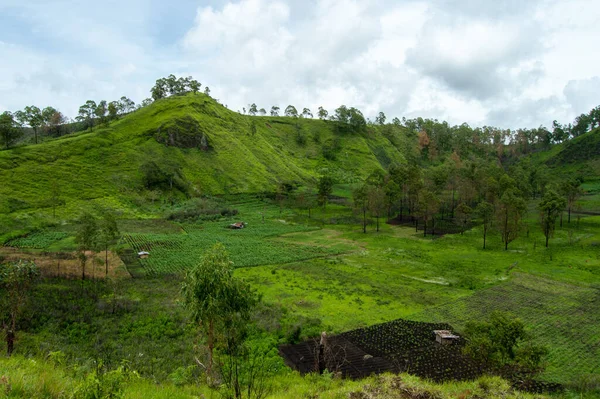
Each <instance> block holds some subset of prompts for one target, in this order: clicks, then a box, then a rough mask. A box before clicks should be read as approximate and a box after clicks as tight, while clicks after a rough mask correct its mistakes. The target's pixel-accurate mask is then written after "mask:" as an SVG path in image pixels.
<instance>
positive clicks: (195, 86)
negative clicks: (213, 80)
mask: <svg viewBox="0 0 600 399" xmlns="http://www.w3.org/2000/svg"><path fill="white" fill-rule="evenodd" d="M188 79H189V81H190V91H191V92H192V93H194V94H197V93H198V92H199V91H200V87H202V84H201V83H200V82H198V81H197V80H194V79H192V77H191V76H190V77H189V78H188Z"/></svg>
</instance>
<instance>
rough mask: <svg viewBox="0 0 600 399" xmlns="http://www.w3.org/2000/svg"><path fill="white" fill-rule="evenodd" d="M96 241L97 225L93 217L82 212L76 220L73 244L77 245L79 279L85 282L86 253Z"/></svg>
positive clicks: (93, 246)
mask: <svg viewBox="0 0 600 399" xmlns="http://www.w3.org/2000/svg"><path fill="white" fill-rule="evenodd" d="M97 240H98V223H97V221H96V218H95V217H94V215H92V214H91V213H88V212H84V213H83V214H82V215H81V216H80V217H79V220H78V226H77V233H76V235H75V242H76V243H77V244H78V250H79V261H80V262H81V279H82V280H85V264H86V262H87V254H86V251H92V250H93V249H94V248H95V246H96V243H97Z"/></svg>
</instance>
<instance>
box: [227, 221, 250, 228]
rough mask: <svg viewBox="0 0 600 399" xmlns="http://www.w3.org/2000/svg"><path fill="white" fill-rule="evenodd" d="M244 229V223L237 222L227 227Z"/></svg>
mask: <svg viewBox="0 0 600 399" xmlns="http://www.w3.org/2000/svg"><path fill="white" fill-rule="evenodd" d="M244 227H246V223H245V222H237V223H232V224H230V225H229V228H230V229H243V228H244Z"/></svg>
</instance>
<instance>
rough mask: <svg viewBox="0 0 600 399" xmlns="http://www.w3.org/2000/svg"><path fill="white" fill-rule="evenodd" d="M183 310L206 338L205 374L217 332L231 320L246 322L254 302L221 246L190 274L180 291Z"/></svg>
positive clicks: (208, 253) (210, 360)
mask: <svg viewBox="0 0 600 399" xmlns="http://www.w3.org/2000/svg"><path fill="white" fill-rule="evenodd" d="M181 293H182V295H183V299H184V303H185V306H186V307H187V308H188V310H189V311H190V313H191V314H192V317H193V319H194V321H195V322H196V323H198V324H199V326H200V328H201V329H202V330H203V332H204V333H205V335H206V339H207V347H208V355H209V358H208V368H207V369H208V370H207V371H208V374H209V376H210V374H211V371H212V366H213V357H214V356H213V351H214V348H215V343H216V340H217V339H218V336H219V331H223V330H224V329H226V328H227V327H228V323H229V322H231V321H232V318H234V317H240V316H241V318H242V319H243V320H246V321H247V320H248V319H249V316H250V310H251V309H252V307H253V306H254V305H255V304H256V302H257V300H256V297H255V295H254V292H253V291H252V289H251V288H250V286H249V285H248V284H246V283H245V282H243V281H242V280H239V279H237V278H235V277H234V275H233V267H232V262H231V261H230V260H229V255H228V253H227V251H226V250H225V247H224V246H223V244H221V243H218V244H215V245H214V246H213V247H212V248H211V249H210V250H208V251H207V252H206V254H205V255H204V257H203V258H202V260H201V261H200V263H199V264H198V265H197V266H196V267H194V268H192V269H191V270H189V271H188V272H187V274H186V276H185V280H184V283H183V285H182V288H181Z"/></svg>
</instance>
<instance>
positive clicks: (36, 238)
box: [6, 231, 68, 249]
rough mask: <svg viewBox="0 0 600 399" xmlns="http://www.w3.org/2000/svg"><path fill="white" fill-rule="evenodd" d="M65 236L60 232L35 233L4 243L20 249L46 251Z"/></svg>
mask: <svg viewBox="0 0 600 399" xmlns="http://www.w3.org/2000/svg"><path fill="white" fill-rule="evenodd" d="M67 236H68V234H67V233H64V232H60V231H37V232H34V233H31V234H28V235H26V236H25V237H19V238H15V239H14V240H10V241H9V242H7V243H6V246H7V247H14V248H21V249H46V248H48V247H49V246H50V245H52V244H54V243H55V242H58V241H61V240H62V239H64V238H66V237H67Z"/></svg>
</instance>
